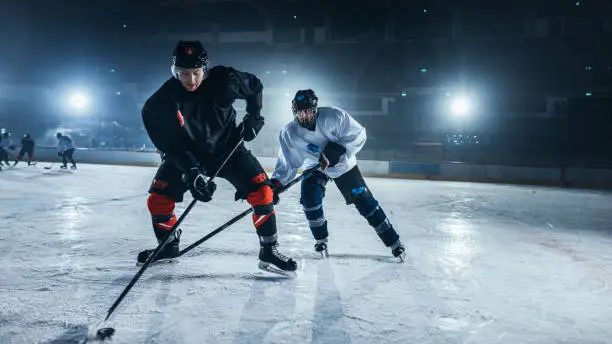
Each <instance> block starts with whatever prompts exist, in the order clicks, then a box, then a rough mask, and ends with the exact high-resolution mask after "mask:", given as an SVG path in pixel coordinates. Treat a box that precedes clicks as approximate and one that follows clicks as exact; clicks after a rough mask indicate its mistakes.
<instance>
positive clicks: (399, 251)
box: [391, 240, 406, 263]
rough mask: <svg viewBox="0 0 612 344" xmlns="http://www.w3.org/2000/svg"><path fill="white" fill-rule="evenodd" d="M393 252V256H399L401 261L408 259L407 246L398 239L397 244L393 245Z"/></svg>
mask: <svg viewBox="0 0 612 344" xmlns="http://www.w3.org/2000/svg"><path fill="white" fill-rule="evenodd" d="M391 254H393V257H395V258H399V260H400V262H401V263H403V262H405V261H406V248H405V247H404V244H402V242H401V241H399V240H398V241H396V242H395V244H393V245H391Z"/></svg>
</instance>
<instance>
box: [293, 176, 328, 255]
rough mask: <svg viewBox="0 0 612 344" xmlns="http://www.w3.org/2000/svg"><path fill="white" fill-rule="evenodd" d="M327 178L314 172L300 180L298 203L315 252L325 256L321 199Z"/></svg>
mask: <svg viewBox="0 0 612 344" xmlns="http://www.w3.org/2000/svg"><path fill="white" fill-rule="evenodd" d="M327 181H328V177H327V176H326V175H325V174H323V173H321V172H319V171H315V172H313V174H312V175H310V176H309V177H306V178H304V179H302V184H301V195H300V203H301V204H302V208H303V209H304V214H305V215H306V219H307V220H308V226H309V227H310V231H311V232H312V236H313V238H314V239H315V240H316V242H315V251H317V252H321V253H322V254H325V255H327V237H328V235H329V233H328V232H327V219H326V218H325V214H324V212H323V198H324V197H325V185H326V184H327Z"/></svg>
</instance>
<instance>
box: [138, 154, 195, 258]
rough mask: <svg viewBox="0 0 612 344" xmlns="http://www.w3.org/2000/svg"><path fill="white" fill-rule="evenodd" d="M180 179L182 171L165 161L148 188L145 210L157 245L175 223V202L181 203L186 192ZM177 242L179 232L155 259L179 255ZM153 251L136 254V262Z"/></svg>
mask: <svg viewBox="0 0 612 344" xmlns="http://www.w3.org/2000/svg"><path fill="white" fill-rule="evenodd" d="M182 177H183V173H182V171H181V170H180V169H179V168H178V167H176V166H175V165H174V164H173V163H172V162H170V161H168V160H165V161H164V162H162V164H161V166H159V169H158V170H157V173H156V174H155V178H154V179H153V182H152V183H151V187H150V188H149V197H148V198H147V208H148V209H149V212H150V213H151V221H152V224H153V233H154V234H155V237H156V238H157V242H158V243H161V242H163V241H164V240H166V238H167V237H168V236H169V235H170V232H171V230H172V227H173V226H174V224H175V223H176V221H177V217H176V214H175V213H174V208H175V205H176V202H182V201H183V194H184V193H185V191H186V186H185V183H184V182H183V179H182ZM179 241H180V231H175V234H174V238H173V239H172V240H171V241H170V242H169V243H168V244H167V245H166V247H165V248H164V250H163V251H162V252H160V253H159V255H158V256H157V258H156V259H158V260H159V259H168V258H174V257H177V256H178V254H179ZM153 251H154V250H153V249H150V250H144V251H142V252H140V253H139V254H138V262H139V263H143V262H144V261H145V260H146V259H147V258H148V257H149V255H150V254H151V253H152V252H153Z"/></svg>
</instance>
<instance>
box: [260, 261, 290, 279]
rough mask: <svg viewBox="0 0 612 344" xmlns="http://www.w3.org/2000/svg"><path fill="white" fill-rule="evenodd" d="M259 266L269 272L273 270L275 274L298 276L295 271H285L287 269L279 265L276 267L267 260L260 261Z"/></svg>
mask: <svg viewBox="0 0 612 344" xmlns="http://www.w3.org/2000/svg"><path fill="white" fill-rule="evenodd" d="M259 268H260V269H261V270H263V271H267V272H271V273H273V274H277V275H280V276H285V277H289V278H295V277H296V276H297V274H296V273H295V271H285V270H281V269H279V268H277V267H275V266H274V265H272V264H270V263H266V262H261V261H260V262H259Z"/></svg>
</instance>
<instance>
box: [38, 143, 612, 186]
mask: <svg viewBox="0 0 612 344" xmlns="http://www.w3.org/2000/svg"><path fill="white" fill-rule="evenodd" d="M35 154H36V158H37V159H38V160H39V161H53V160H54V159H56V158H57V151H56V150H55V148H47V147H37V150H36V152H35ZM258 158H259V161H260V162H261V164H262V165H263V166H264V168H266V170H268V171H271V170H272V169H273V168H274V163H275V161H276V158H274V157H258ZM75 159H76V160H77V161H79V162H84V163H98V164H117V165H131V166H157V165H158V164H159V162H160V156H159V154H157V153H154V152H133V151H119V150H117V151H111V150H94V149H77V151H76V153H75ZM358 164H359V168H360V169H361V171H362V172H363V173H364V174H365V175H368V176H376V177H391V178H411V179H428V180H457V181H473V182H501V183H519V184H538V185H564V186H574V187H611V186H612V170H596V169H578V168H559V167H521V166H502V165H478V164H466V163H453V162H437V163H432V162H406V161H373V160H360V161H359V162H358Z"/></svg>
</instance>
